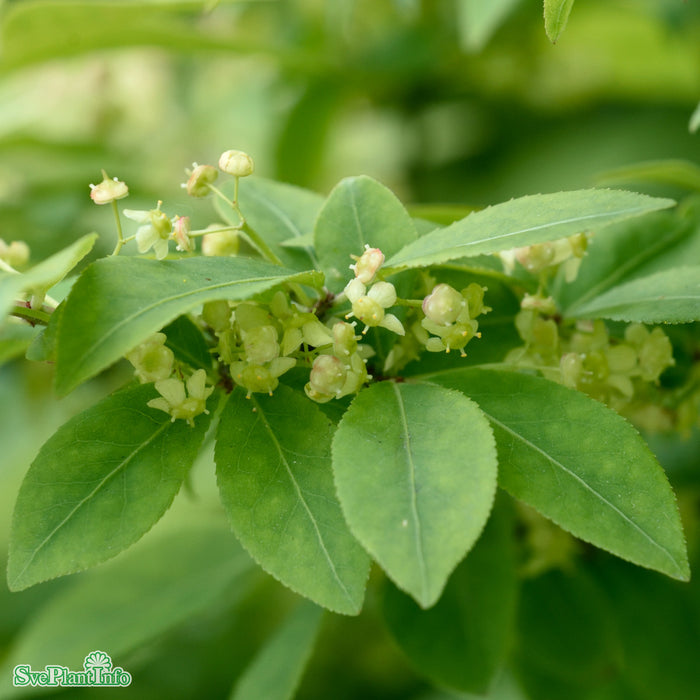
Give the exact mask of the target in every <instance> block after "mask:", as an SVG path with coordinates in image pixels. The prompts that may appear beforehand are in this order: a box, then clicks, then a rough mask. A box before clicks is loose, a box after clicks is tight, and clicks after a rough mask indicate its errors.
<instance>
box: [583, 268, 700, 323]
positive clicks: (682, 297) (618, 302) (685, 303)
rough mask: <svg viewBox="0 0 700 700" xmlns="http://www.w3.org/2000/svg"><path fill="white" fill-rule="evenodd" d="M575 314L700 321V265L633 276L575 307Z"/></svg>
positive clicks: (658, 321)
mask: <svg viewBox="0 0 700 700" xmlns="http://www.w3.org/2000/svg"><path fill="white" fill-rule="evenodd" d="M575 316H576V318H610V319H612V320H613V321H640V322H642V323H689V322H691V321H700V265H695V266H694V267H676V268H672V269H670V270H664V271H663V272H657V273H656V274H655V275H649V277H642V278H641V279H636V280H633V281H632V282H628V283H627V284H622V285H620V286H619V287H613V288H612V289H610V290H609V291H607V292H605V293H604V294H601V295H600V296H599V297H595V298H594V299H591V300H590V301H588V302H586V303H584V304H582V305H578V306H577V307H576V313H575Z"/></svg>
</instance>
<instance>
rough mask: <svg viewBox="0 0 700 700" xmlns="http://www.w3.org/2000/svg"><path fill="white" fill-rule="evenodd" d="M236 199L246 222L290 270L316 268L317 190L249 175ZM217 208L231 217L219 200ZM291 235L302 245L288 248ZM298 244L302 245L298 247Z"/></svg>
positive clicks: (319, 206) (318, 209) (320, 202)
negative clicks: (298, 248) (314, 242)
mask: <svg viewBox="0 0 700 700" xmlns="http://www.w3.org/2000/svg"><path fill="white" fill-rule="evenodd" d="M239 203H240V207H241V211H242V212H243V214H244V215H245V218H246V221H247V222H248V225H249V226H250V227H251V228H252V229H253V230H254V231H256V232H257V233H258V234H259V235H260V236H262V237H263V238H264V239H265V242H266V243H267V244H268V245H269V246H270V247H271V248H272V249H273V250H274V252H275V254H276V255H277V256H278V257H279V258H280V260H281V261H282V262H283V263H284V264H285V265H286V266H287V267H289V268H291V269H293V270H308V269H309V268H312V267H313V268H316V269H318V268H319V263H318V260H317V259H316V257H315V255H314V251H313V238H312V235H313V230H314V222H315V221H316V217H317V216H318V212H319V211H320V209H321V206H322V205H323V197H322V196H321V195H320V194H316V193H315V192H311V191H310V190H305V189H302V188H301V187H293V186H292V185H286V184H284V183H281V182H274V181H272V180H265V179H264V178H261V177H252V178H250V179H246V180H244V181H243V182H242V183H241V185H240V193H239ZM217 208H218V209H219V212H220V213H221V214H222V216H224V217H229V218H230V215H229V214H228V212H230V209H228V212H227V210H226V208H225V205H221V204H220V202H219V200H217ZM306 237H308V240H306ZM290 239H292V240H295V241H297V242H298V243H300V244H302V245H299V246H295V249H290V248H291V246H290V244H289V241H290ZM297 247H302V248H305V249H303V250H297V249H296V248H297Z"/></svg>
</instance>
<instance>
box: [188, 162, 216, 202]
mask: <svg viewBox="0 0 700 700" xmlns="http://www.w3.org/2000/svg"><path fill="white" fill-rule="evenodd" d="M192 167H193V170H192V172H191V173H190V174H189V175H190V177H189V179H188V180H187V183H186V184H185V185H184V187H185V189H186V190H187V194H188V195H190V197H206V196H207V195H208V194H209V193H210V192H211V190H210V189H209V185H211V184H212V183H214V182H215V181H216V178H217V177H219V172H218V171H217V169H216V168H215V167H214V166H213V165H197V164H196V163H192Z"/></svg>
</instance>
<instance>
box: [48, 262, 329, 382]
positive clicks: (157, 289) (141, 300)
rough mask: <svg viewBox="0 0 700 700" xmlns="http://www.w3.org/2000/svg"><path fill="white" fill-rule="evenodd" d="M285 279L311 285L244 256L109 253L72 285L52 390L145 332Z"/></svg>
mask: <svg viewBox="0 0 700 700" xmlns="http://www.w3.org/2000/svg"><path fill="white" fill-rule="evenodd" d="M285 281H296V282H302V283H308V284H312V285H316V284H319V282H320V274H318V273H306V274H300V273H294V272H292V271H290V270H286V269H284V268H282V267H277V266H276V265H271V264H270V263H265V262H261V261H259V260H252V259H250V258H203V257H197V258H187V259H183V260H172V261H171V260H160V261H159V260H146V259H143V258H120V257H111V258H105V259H103V260H98V261H97V262H95V263H93V264H92V265H91V266H90V267H88V268H87V269H86V270H85V272H83V274H82V275H81V276H80V278H79V279H78V281H77V282H76V283H75V285H74V286H73V289H72V290H71V293H70V295H69V296H68V299H67V300H66V302H65V304H66V308H65V310H64V314H63V318H62V320H61V323H60V326H59V330H58V348H57V354H56V391H58V392H59V393H60V394H67V393H68V392H69V391H71V390H72V389H74V388H75V387H76V386H78V384H80V383H81V382H84V381H85V380H87V379H89V378H90V377H92V376H94V375H95V374H97V373H98V372H99V371H101V370H103V369H104V368H105V367H108V366H109V365H110V364H112V363H113V362H116V361H117V360H118V359H119V358H120V357H122V356H123V355H124V354H125V353H127V352H128V351H129V350H131V349H132V348H133V347H134V346H136V345H137V344H138V343H139V342H141V341H142V340H143V339H144V338H146V337H148V336H149V335H150V334H151V333H155V332H156V331H158V330H160V329H161V328H162V327H163V326H165V325H167V324H168V323H170V322H171V321H172V320H173V319H175V318H177V317H178V316H180V315H181V314H183V313H186V312H187V311H189V310H190V309H192V308H194V307H196V306H198V305H200V304H203V303H204V302H206V301H214V300H216V299H232V300H240V299H248V298H250V297H251V296H253V295H255V294H259V293H260V292H263V291H265V290H267V289H270V288H272V287H274V286H276V285H278V284H281V283H282V282H285Z"/></svg>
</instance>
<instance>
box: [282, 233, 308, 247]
mask: <svg viewBox="0 0 700 700" xmlns="http://www.w3.org/2000/svg"><path fill="white" fill-rule="evenodd" d="M280 245H281V246H283V247H284V248H311V249H313V247H314V232H313V231H309V232H308V233H302V234H301V235H300V236H297V237H296V238H287V240H285V241H282V242H281V243H280ZM312 252H313V250H312Z"/></svg>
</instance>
